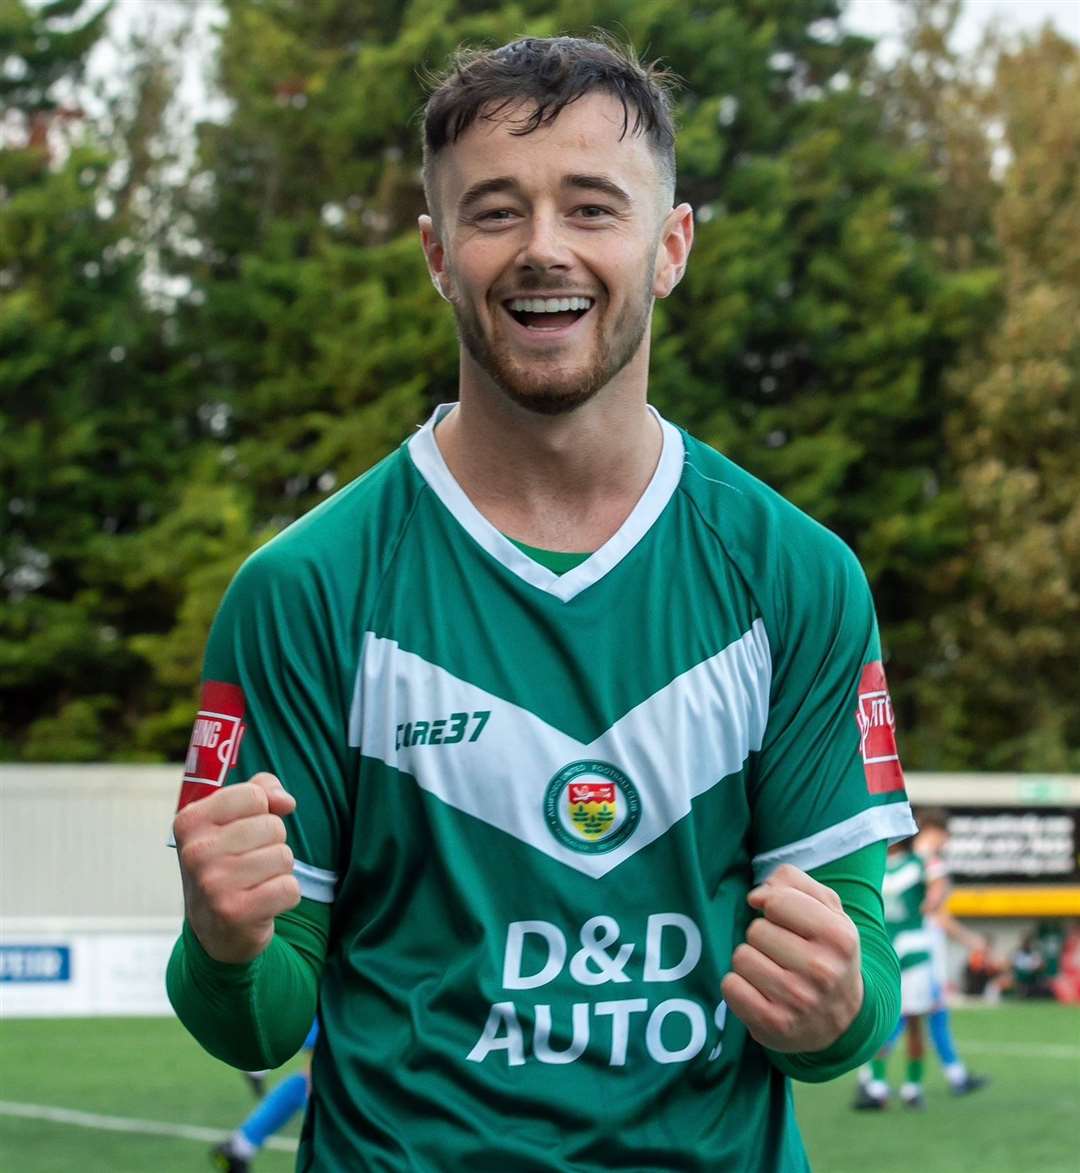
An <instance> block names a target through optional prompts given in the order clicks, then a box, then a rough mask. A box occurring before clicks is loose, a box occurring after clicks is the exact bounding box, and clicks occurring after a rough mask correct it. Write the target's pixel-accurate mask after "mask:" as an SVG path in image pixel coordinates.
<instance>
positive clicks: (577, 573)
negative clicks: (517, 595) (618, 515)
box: [408, 403, 686, 603]
mask: <svg viewBox="0 0 1080 1173" xmlns="http://www.w3.org/2000/svg"><path fill="white" fill-rule="evenodd" d="M456 406H457V405H456V404H453V403H440V404H439V406H438V407H437V408H435V410H434V411H433V412H432V414H431V418H430V419H429V420H428V421H427V423H426V424H424V426H423V427H422V428H421V429H420V431H418V432H417V433H416V435H415V436H413V437H411V438H410V440H409V442H408V449H409V455H410V456H411V457H412V461H413V464H415V465H416V468H417V470H418V471H419V473H420V475H421V476H422V477H423V478H424V480H425V481H427V483H428V485H429V486H430V487H431V489H432V491H433V492H434V493H435V495H436V496H437V497H438V498H439V500H440V501H441V502H442V503H443V504H444V505H445V506H446V508H447V509H448V510H449V511H450V512H451V513H452V514H453V516H454V518H455V520H456V521H457V522H458V523H459V524H460V525H461V526H462V527H463V528H464V529H465V530H466V531H467V533H468V534H469V535H470V536H471V537H472V538H473V539H474V540H475V541H476V542H478V543H479V544H480V545H481V546H482V547H483V548H484V549H485V550H486V551H487V552H488V553H489V554H490V555H491V556H492V558H494V559H495V560H496V561H497V562H500V563H502V565H503V566H505V567H506V569H507V570H509V571H510V572H511V574H515V575H517V577H518V578H521V579H524V581H525V582H527V583H529V584H531V585H532V586H534V587H536V588H537V589H538V590H542V591H545V592H547V594H549V595H553V596H554V597H555V598H556V599H559V600H561V601H562V602H564V603H568V602H569V601H570V600H571V599H573V598H575V597H576V596H577V595H580V594H581V592H582V591H583V590H586V589H587V588H588V587H590V586H592V585H593V583H596V582H599V581H600V579H602V578H603V577H604V575H605V574H607V573H608V571H610V570H612V569H614V568H615V567H616V566H617V565H618V564H619V563H620V562H621V561H622V560H623V559H624V558H625V557H626V555H627V554H629V553H630V551H631V550H632V549H633V548H634V547H635V546H636V545H637V544H638V542H640V541H641V539H642V538H643V537H644V536H645V534H646V533H648V531H649V529H650V528H651V526H652V524H653V522H655V521H656V519H657V518H658V517H659V516H660V514H661V513H663V511H664V509H665V507H666V506H667V503H668V502H669V501H670V500H671V495H672V494H673V493H674V492H675V489H676V486H677V485H678V483H679V478H680V477H681V476H682V469H683V462H684V460H685V457H686V453H685V450H684V448H683V442H682V436H681V435H680V434H679V430H678V428H676V427H674V426H673V425H672V424H669V423H668V422H667V420H665V419H664V418H663V417H662V416H661V415H660V413H659V412H658V411H656V409H655V408H653V407H650V408H649V411H651V412H652V414H653V415H654V416H655V418H656V421H657V423H659V425H660V430H661V432H662V434H663V447H662V449H661V451H660V459H659V461H658V462H657V465H656V471H655V472H654V473H653V475H652V479H651V480H650V481H649V483H648V485H647V486H646V488H645V492H644V493H642V494H641V497H640V498H639V499H638V502H637V504H636V505H635V506H634V508H633V509H632V510H631V511H630V515H629V516H628V517H627V519H626V520H625V521H624V522H623V523H622V525H621V526H620V527H619V528H618V530H616V532H615V533H614V534H612V536H611V537H610V538H609V539H608V540H607V541H606V542H605V543H604V544H603V545H602V546H601V547H600V549H599V550H596V551H595V552H594V553H592V554H590V555H589V557H588V558H586V559H585V561H584V562H581V563H580V564H579V565H577V566H575V567H574V568H573V570H568V571H567V572H566V573H565V574H556V573H555V572H554V571H551V570H548V568H547V567H546V566H541V565H540V563H539V562H536V561H535V560H534V559H532V558H530V557H529V555H528V554H526V553H524V551H522V550H520V549H518V547H517V546H515V545H514V543H513V542H512V541H510V539H509V538H507V537H505V536H504V535H503V534H502V533H500V532H499V530H497V529H496V528H495V526H493V525H492V524H491V522H490V521H488V519H487V518H486V517H484V515H483V514H482V513H481V512H480V510H479V509H477V508H476V506H475V505H474V504H473V503H472V502H471V501H470V500H469V498H468V497H467V496H466V494H465V491H464V490H463V489H462V487H461V486H460V485H459V484H458V483H457V481H456V480H454V477H453V474H452V473H451V472H450V469H449V468H448V467H447V464H446V461H445V460H444V459H443V455H442V452H440V451H439V445H438V443H437V442H436V440H435V426H436V425H437V424H438V423H439V421H440V420H441V419H443V418H444V417H445V416H446V414H447V413H448V412H449V411H451V410H452V409H453V408H454V407H456Z"/></svg>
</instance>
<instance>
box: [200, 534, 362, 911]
mask: <svg viewBox="0 0 1080 1173" xmlns="http://www.w3.org/2000/svg"><path fill="white" fill-rule="evenodd" d="M295 547H296V543H295V542H293V543H291V544H290V545H288V546H281V545H279V543H278V542H271V543H269V544H268V545H267V546H264V547H263V548H262V549H261V550H259V551H258V552H257V553H256V554H254V555H253V556H252V557H251V558H249V559H248V561H247V562H246V563H245V564H244V565H243V566H242V567H241V569H240V571H239V573H238V574H237V575H236V577H235V578H234V580H233V582H232V583H231V585H230V587H229V589H228V591H227V592H226V595H225V598H224V599H223V601H222V603H221V607H220V608H219V610H218V613H217V616H216V617H215V619H214V623H213V627H212V629H211V632H210V638H209V641H208V644H207V649H206V657H205V661H204V666H203V682H202V699H201V703H200V709H199V713H198V715H197V717H196V720H195V724H194V729H193V732H192V738H191V744H190V747H189V750H188V754H187V760H186V762H185V769H184V780H183V785H182V788H181V796H180V806H181V807H182V806H185V805H186V804H187V803H188V802H191V801H195V800H197V799H199V798H202V797H204V796H206V795H208V794H211V793H213V791H214V789H215V788H216V787H218V786H221V785H228V784H229V783H233V782H238V781H244V780H246V779H248V778H250V777H251V776H252V775H253V774H255V773H258V772H260V771H268V772H269V773H272V774H275V775H276V776H277V777H278V778H279V779H280V781H281V784H282V785H283V786H284V787H285V789H286V790H287V791H288V792H289V793H290V794H291V795H293V797H294V798H295V799H296V809H295V811H294V812H293V813H292V814H291V815H289V816H287V817H286V819H285V825H286V830H287V833H288V842H289V846H290V847H291V848H292V851H293V855H294V857H295V861H296V862H295V868H294V870H295V875H296V878H297V880H298V881H299V884H300V891H301V894H302V895H303V896H304V897H306V898H307V899H309V900H315V901H319V902H322V903H330V902H332V901H333V898H334V893H335V888H336V883H337V878H338V874H339V871H340V868H341V860H342V857H343V854H344V852H345V850H346V848H345V835H346V828H347V827H348V825H349V822H350V819H349V807H350V796H349V779H350V777H351V771H352V769H353V762H352V758H351V756H350V755H352V754H353V753H354V751H353V750H350V749H349V747H348V744H347V742H348V738H347V728H348V700H347V697H346V693H347V688H348V684H347V682H346V681H345V680H344V679H343V672H344V670H343V666H342V665H341V664H340V663H339V662H338V649H340V648H341V646H342V645H343V644H344V643H346V642H347V641H346V640H345V639H344V638H343V637H342V636H341V634H340V631H339V630H338V628H339V627H340V624H339V623H336V622H335V617H334V616H333V615H332V613H331V611H330V604H329V603H328V601H327V600H328V599H329V598H331V597H332V592H330V591H328V590H326V589H325V586H324V584H322V583H321V582H320V579H319V571H318V567H317V565H315V564H314V563H313V562H310V561H308V560H305V558H304V557H303V556H302V554H298V553H297V551H296V548H295Z"/></svg>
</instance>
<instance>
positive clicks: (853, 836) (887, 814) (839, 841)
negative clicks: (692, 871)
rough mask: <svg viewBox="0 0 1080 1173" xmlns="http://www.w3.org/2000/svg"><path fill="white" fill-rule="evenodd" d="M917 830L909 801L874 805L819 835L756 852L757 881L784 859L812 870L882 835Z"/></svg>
mask: <svg viewBox="0 0 1080 1173" xmlns="http://www.w3.org/2000/svg"><path fill="white" fill-rule="evenodd" d="M917 830H918V827H917V826H916V824H915V820H914V818H913V817H912V814H911V806H910V805H909V804H908V803H906V802H891V803H889V805H888V806H872V807H869V808H867V809H866V810H864V811H862V812H860V813H859V814H857V815H853V816H852V817H851V818H850V819H844V821H843V822H842V823H836V824H834V825H833V826H832V827H826V828H825V830H824V831H818V832H817V834H816V835H810V836H808V837H807V838H806V839H799V840H798V841H797V842H795V843H788V844H786V845H785V846H784V847H777V848H776V849H775V850H773V851H766V852H764V853H763V854H761V855H755V856H754V860H753V865H754V883H755V884H760V883H761V882H762V880H764V879H765V878H766V877H767V876H768V875H769V874H770V872H773V871H775V870H776V868H778V867H779V866H780V865H781V864H782V863H790V864H794V865H795V867H797V868H801V869H802V870H803V871H804V872H808V871H811V870H812V869H813V868H819V867H821V866H822V864H826V863H832V861H833V860H834V859H841V858H843V856H845V855H850V854H851V853H852V852H853V851H858V850H859V848H860V847H867V846H869V844H871V843H877V842H878V841H879V840H880V839H887V840H888V841H889V842H890V843H895V842H897V841H898V840H900V839H906V838H907V837H908V836H909V835H914V834H915V832H916V831H917Z"/></svg>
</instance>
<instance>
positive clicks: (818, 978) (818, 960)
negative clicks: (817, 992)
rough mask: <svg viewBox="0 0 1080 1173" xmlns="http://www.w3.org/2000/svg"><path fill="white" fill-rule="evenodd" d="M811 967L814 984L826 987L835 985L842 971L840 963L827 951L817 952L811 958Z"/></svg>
mask: <svg viewBox="0 0 1080 1173" xmlns="http://www.w3.org/2000/svg"><path fill="white" fill-rule="evenodd" d="M809 969H810V977H811V980H812V981H813V982H814V984H815V985H817V986H819V987H824V988H828V987H830V986H833V985H835V984H836V980H837V978H838V977H839V973H840V966H839V964H838V963H837V961H836V960H835V959H834V958H833V957H831V956H830V955H829V954H827V953H815V954H814V955H813V956H812V957H811V958H810V963H809Z"/></svg>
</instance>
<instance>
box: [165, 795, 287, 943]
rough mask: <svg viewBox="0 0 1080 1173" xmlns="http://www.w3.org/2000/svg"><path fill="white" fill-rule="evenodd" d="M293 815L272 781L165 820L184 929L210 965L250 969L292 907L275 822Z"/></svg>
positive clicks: (280, 829) (279, 825)
mask: <svg viewBox="0 0 1080 1173" xmlns="http://www.w3.org/2000/svg"><path fill="white" fill-rule="evenodd" d="M295 807H296V800H295V799H294V798H293V797H292V795H291V794H287V793H286V791H285V789H284V787H283V786H282V785H281V783H280V782H279V781H278V780H277V778H275V777H274V775H273V774H255V775H253V776H252V777H251V779H249V781H247V782H243V783H240V784H238V785H236V786H225V787H222V789H221V790H219V791H218V792H217V793H216V794H212V795H210V796H209V797H208V798H203V799H199V800H198V801H197V802H192V803H190V804H189V805H187V806H185V807H184V809H183V810H182V811H180V812H179V814H177V816H176V818H175V819H174V820H173V835H174V836H175V839H176V847H177V855H178V857H179V860H180V875H181V877H182V879H183V883H184V906H185V909H186V912H187V918H188V922H189V923H190V925H191V927H192V929H194V931H195V935H196V936H197V937H198V938H199V941H200V942H201V944H202V947H203V948H204V949H205V950H206V952H207V953H209V954H210V956H211V957H213V958H214V959H215V960H216V961H226V962H232V963H234V964H235V963H239V962H244V961H251V960H252V958H254V957H258V955H259V954H260V953H262V951H263V950H264V949H265V948H266V946H267V945H269V944H270V938H271V937H272V936H273V935H274V917H275V916H277V915H278V914H279V913H282V912H286V911H288V909H290V908H295V907H296V905H297V904H299V903H300V885H299V884H298V883H297V881H296V878H295V877H294V876H293V874H292V867H293V854H292V851H290V850H289V847H288V846H287V844H286V843H285V824H284V823H283V822H282V820H281V816H282V815H287V814H289V813H290V812H291V811H293V810H294V809H295Z"/></svg>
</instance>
